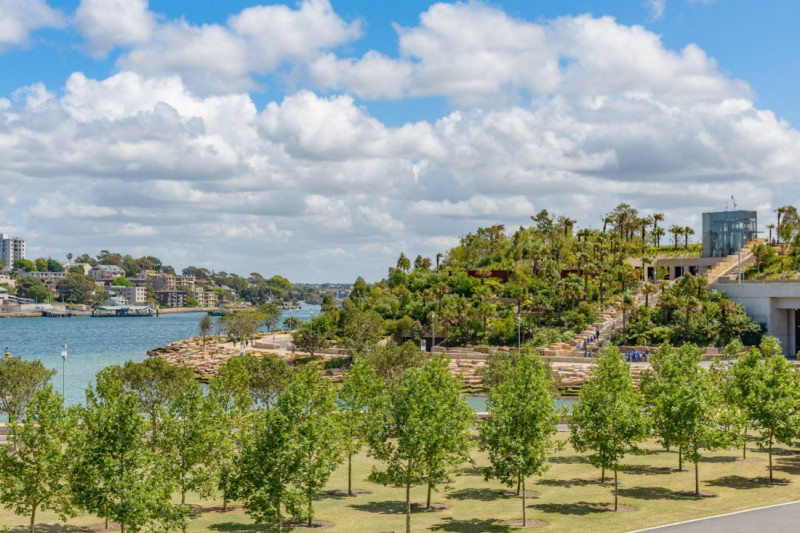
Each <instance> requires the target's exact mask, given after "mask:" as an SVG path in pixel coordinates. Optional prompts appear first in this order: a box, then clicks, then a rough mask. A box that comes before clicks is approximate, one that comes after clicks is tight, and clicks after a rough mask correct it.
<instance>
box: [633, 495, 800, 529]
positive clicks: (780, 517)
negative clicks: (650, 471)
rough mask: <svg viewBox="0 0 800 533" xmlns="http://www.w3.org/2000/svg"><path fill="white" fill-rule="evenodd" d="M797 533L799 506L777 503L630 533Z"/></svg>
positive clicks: (793, 503)
mask: <svg viewBox="0 0 800 533" xmlns="http://www.w3.org/2000/svg"><path fill="white" fill-rule="evenodd" d="M644 531H648V532H649V531H652V532H653V533H753V532H757V531H764V532H767V531H768V532H769V533H797V532H798V531H800V502H789V503H780V504H777V505H770V506H768V507H760V508H758V509H750V510H747V511H737V512H735V513H729V514H724V515H719V516H709V517H707V518H700V519H698V520H689V521H687V522H679V523H677V524H669V525H666V526H659V527H652V528H648V529H640V530H637V531H633V532H631V533H640V532H644Z"/></svg>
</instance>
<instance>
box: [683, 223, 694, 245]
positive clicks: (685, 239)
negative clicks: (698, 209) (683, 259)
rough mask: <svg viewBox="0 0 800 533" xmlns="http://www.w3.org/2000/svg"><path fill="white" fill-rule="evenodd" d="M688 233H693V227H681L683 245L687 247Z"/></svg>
mask: <svg viewBox="0 0 800 533" xmlns="http://www.w3.org/2000/svg"><path fill="white" fill-rule="evenodd" d="M689 235H694V229H692V228H690V227H689V226H686V227H685V228H683V247H684V248H689Z"/></svg>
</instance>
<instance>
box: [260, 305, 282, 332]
mask: <svg viewBox="0 0 800 533" xmlns="http://www.w3.org/2000/svg"><path fill="white" fill-rule="evenodd" d="M258 312H259V314H261V323H262V324H264V326H265V327H266V328H267V331H272V328H274V327H275V326H277V325H278V322H279V321H280V319H281V308H280V307H279V306H278V304H274V303H271V302H270V303H265V304H264V305H262V306H260V307H259V308H258Z"/></svg>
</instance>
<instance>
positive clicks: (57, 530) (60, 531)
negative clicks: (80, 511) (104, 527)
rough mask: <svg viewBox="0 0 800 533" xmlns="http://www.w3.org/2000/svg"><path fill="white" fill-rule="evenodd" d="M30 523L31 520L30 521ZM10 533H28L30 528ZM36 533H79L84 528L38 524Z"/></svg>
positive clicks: (16, 529)
mask: <svg viewBox="0 0 800 533" xmlns="http://www.w3.org/2000/svg"><path fill="white" fill-rule="evenodd" d="M29 521H30V520H29ZM8 531H9V532H10V533H28V531H30V527H29V526H17V527H12V528H11V529H9V530H8ZM36 531H39V532H41V533H79V532H81V531H83V528H81V527H77V526H68V525H64V524H36Z"/></svg>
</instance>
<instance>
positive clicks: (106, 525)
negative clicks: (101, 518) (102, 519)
mask: <svg viewBox="0 0 800 533" xmlns="http://www.w3.org/2000/svg"><path fill="white" fill-rule="evenodd" d="M106 529H108V517H106Z"/></svg>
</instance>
